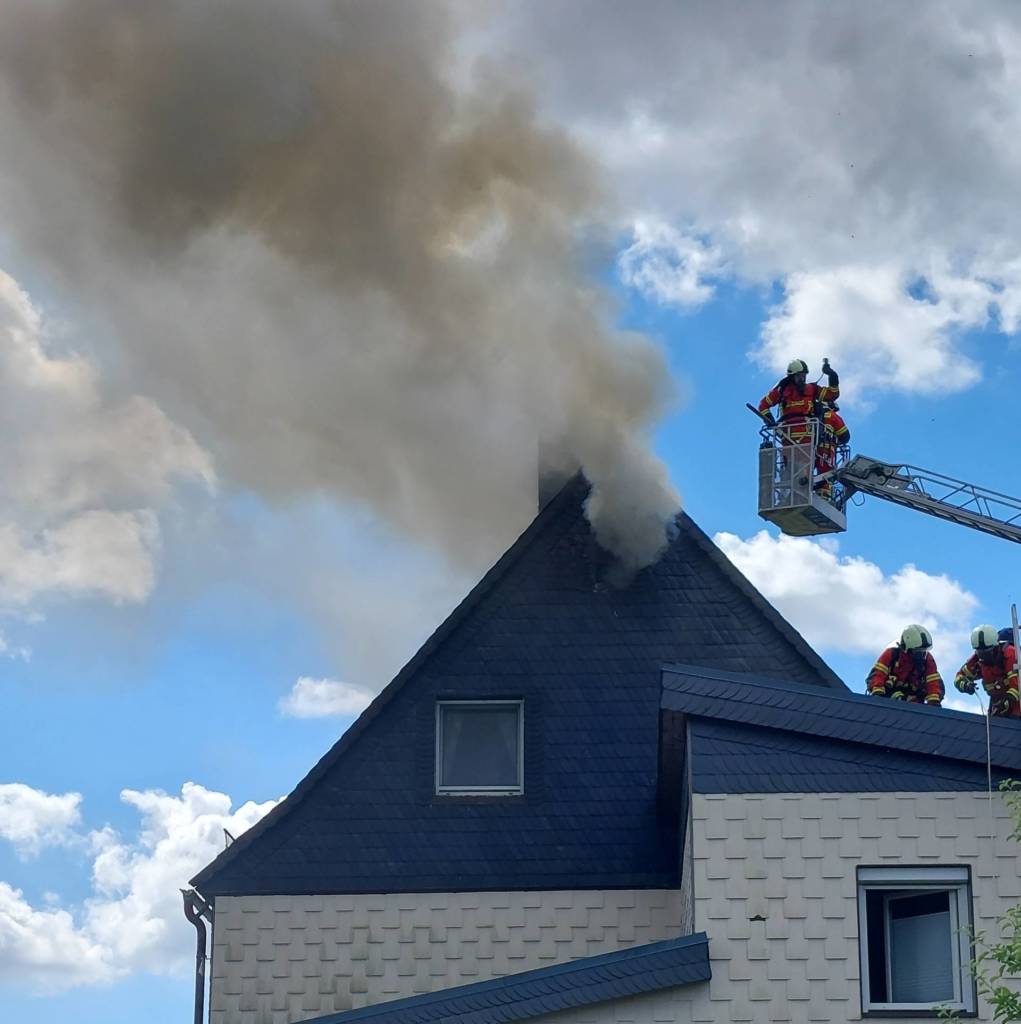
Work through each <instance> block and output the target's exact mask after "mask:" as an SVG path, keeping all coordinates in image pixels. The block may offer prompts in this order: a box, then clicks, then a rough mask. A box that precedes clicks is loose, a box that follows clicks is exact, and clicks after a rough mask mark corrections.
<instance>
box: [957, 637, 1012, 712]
mask: <svg viewBox="0 0 1021 1024" xmlns="http://www.w3.org/2000/svg"><path fill="white" fill-rule="evenodd" d="M978 679H981V680H982V686H983V688H984V689H985V691H986V693H987V694H988V696H989V711H990V713H991V714H993V715H1009V716H1010V717H1011V718H1021V698H1019V695H1018V677H1017V655H1016V654H1015V651H1014V645H1013V644H1003V645H1002V646H1001V647H1000V658H999V661H998V663H996V664H993V665H986V664H985V663H983V661H982V660H981V659H980V658H979V656H978V653H977V652H976V653H975V654H973V655H972V656H971V657H970V658H969V659H968V660H967V661H966V662H965V663H964V664H963V665H962V666H961V668H960V671H959V672H958V673H957V677H956V678H955V679H954V683H955V685H956V684H957V683H958V682H959V681H962V680H963V681H964V682H965V683H967V684H973V683H975V681H976V680H978ZM958 689H961V687H960V686H958Z"/></svg>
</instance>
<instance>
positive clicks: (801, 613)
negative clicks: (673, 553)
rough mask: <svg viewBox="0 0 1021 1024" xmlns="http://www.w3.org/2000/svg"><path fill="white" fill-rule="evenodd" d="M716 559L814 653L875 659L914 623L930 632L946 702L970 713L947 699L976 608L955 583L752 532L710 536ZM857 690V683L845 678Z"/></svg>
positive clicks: (834, 548) (834, 547)
mask: <svg viewBox="0 0 1021 1024" xmlns="http://www.w3.org/2000/svg"><path fill="white" fill-rule="evenodd" d="M714 540H715V541H716V544H717V545H718V546H719V547H720V549H721V550H722V551H723V553H724V554H725V555H726V556H727V557H728V558H729V559H730V560H731V561H732V562H733V563H734V564H735V565H736V566H737V567H738V569H740V570H741V572H743V573H744V574H745V575H746V576H747V577H748V579H749V580H751V582H752V583H753V584H754V585H755V587H756V588H757V589H758V590H760V591H761V592H762V594H763V595H764V596H765V597H766V598H768V599H769V601H770V602H771V603H773V604H774V605H775V606H776V607H777V609H778V610H779V611H780V613H781V614H782V615H783V616H784V617H785V618H786V619H788V620H789V621H790V623H791V624H792V625H793V626H794V627H795V629H797V630H798V631H799V632H801V633H802V634H804V636H805V638H806V639H807V640H808V642H809V643H810V644H812V645H813V646H814V647H817V648H819V649H820V650H822V651H835V652H842V653H850V654H866V655H869V656H870V657H871V656H878V655H879V653H880V652H881V651H882V650H883V648H884V647H886V646H888V645H889V644H891V643H893V642H894V641H895V640H896V639H898V637H899V636H900V633H901V631H902V630H903V629H904V627H905V626H906V625H908V624H909V623H912V622H918V623H921V624H922V625H924V626H926V627H927V628H928V629H930V630H931V631H932V634H933V642H934V647H933V655H934V657H935V658H936V661H937V663H938V664H939V666H940V672H941V674H942V675H943V678H944V682H946V684H947V686H948V697H950V698H951V701H950V702H949V703H950V704H952V705H953V706H960V707H962V708H964V709H965V710H969V711H974V710H975V709H976V708H975V704H974V700H973V698H968V701H970V702H971V703H970V704H969V703H968V701H965V702H964V703H961V702H960V699H959V698H958V697H957V696H956V694H954V691H953V685H952V684H953V677H954V674H955V673H956V671H957V668H958V666H959V665H961V664H962V663H963V661H964V660H965V658H966V657H967V656H968V654H969V653H970V648H969V646H968V634H969V631H970V628H971V625H972V623H971V619H972V617H973V614H974V612H975V609H976V607H977V606H978V600H977V598H976V597H975V595H974V594H972V593H971V592H970V591H968V590H966V589H965V588H964V587H963V586H962V585H961V584H960V583H958V582H957V580H953V579H951V578H950V577H948V576H946V575H942V574H940V575H933V574H930V573H927V572H924V571H922V570H921V569H918V568H917V567H916V566H914V565H910V564H909V565H904V566H902V567H901V568H900V569H898V570H897V571H896V572H894V573H891V574H887V573H884V572H883V570H882V569H881V568H880V567H879V566H878V565H876V564H875V563H874V562H869V561H866V560H865V559H864V558H860V557H855V556H848V555H843V556H842V555H841V554H840V548H839V544H838V543H837V542H836V541H833V540H827V541H813V540H808V539H806V538H802V537H787V536H784V535H779V536H775V537H774V536H772V535H770V534H769V533H767V532H766V531H765V530H760V531H759V532H758V533H757V534H755V536H754V537H751V538H749V539H748V540H743V539H742V538H740V537H737V536H735V535H734V534H732V533H718V534H716V536H715V538H714ZM848 683H849V684H850V685H851V686H852V687H857V685H858V683H859V680H848Z"/></svg>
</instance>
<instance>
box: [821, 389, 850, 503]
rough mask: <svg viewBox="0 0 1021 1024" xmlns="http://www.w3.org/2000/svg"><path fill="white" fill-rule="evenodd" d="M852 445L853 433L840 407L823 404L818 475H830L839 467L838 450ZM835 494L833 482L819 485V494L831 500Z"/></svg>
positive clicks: (830, 403)
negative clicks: (843, 446)
mask: <svg viewBox="0 0 1021 1024" xmlns="http://www.w3.org/2000/svg"><path fill="white" fill-rule="evenodd" d="M850 443H851V431H850V430H848V429H847V424H846V423H845V422H844V417H843V416H841V415H840V406H839V405H837V403H836V402H832V401H831V402H825V403H823V415H822V421H821V428H820V431H819V444H818V445H817V446H816V449H815V471H816V473H829V472H830V470H833V469H836V466H837V448H838V446H840V445H845V444H850ZM832 493H833V481H832V480H825V481H824V482H823V483H821V484H820V485H819V494H820V495H822V497H824V498H826V499H827V501H828V500H829V498H830V496H831V495H832Z"/></svg>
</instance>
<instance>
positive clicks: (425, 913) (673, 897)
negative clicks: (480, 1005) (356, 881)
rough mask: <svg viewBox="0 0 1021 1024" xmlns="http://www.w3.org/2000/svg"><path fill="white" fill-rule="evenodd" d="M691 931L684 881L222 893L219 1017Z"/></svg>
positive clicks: (266, 1014)
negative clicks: (580, 887)
mask: <svg viewBox="0 0 1021 1024" xmlns="http://www.w3.org/2000/svg"><path fill="white" fill-rule="evenodd" d="M680 934H682V932H681V927H680V900H679V893H678V892H677V891H676V890H664V889H653V890H628V889H625V890H607V891H580V892H570V891H564V892H483V893H438V894H437V893H428V894H421V893H417V894H416V893H411V894H390V895H378V896H357V895H356V896H231V897H224V896H220V897H218V898H217V900H216V927H215V929H214V935H213V969H212V994H211V1006H210V1011H211V1022H212V1024H285V1022H291V1021H298V1020H303V1019H305V1018H307V1017H315V1016H317V1015H319V1014H323V1013H333V1012H336V1011H338V1010H346V1009H350V1008H353V1007H359V1006H365V1005H368V1004H370V1003H377V1002H380V1001H382V1000H385V999H397V998H399V997H401V996H411V995H416V994H418V993H421V992H431V991H434V990H436V989H442V988H449V987H450V986H452V985H463V984H468V983H469V982H473V981H485V980H487V979H489V978H497V977H501V976H502V975H505V974H515V973H517V972H519V971H527V970H531V969H533V968H536V967H548V966H549V965H550V964H555V963H562V962H564V961H567V960H575V959H577V958H578V957H583V956H593V955H595V954H597V953H608V952H610V951H611V950H615V949H621V948H623V947H625V946H633V945H638V944H642V943H646V942H655V941H656V940H658V939H668V938H675V937H677V936H678V935H680Z"/></svg>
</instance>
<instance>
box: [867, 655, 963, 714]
mask: <svg viewBox="0 0 1021 1024" xmlns="http://www.w3.org/2000/svg"><path fill="white" fill-rule="evenodd" d="M865 682H866V686H867V687H868V691H869V694H870V695H871V696H873V697H891V698H893V699H894V700H905V701H907V702H908V703H909V704H922V703H923V702H924V703H925V704H936V705H939V704H941V703H942V702H943V695H944V693H945V692H946V690H945V687H944V686H943V679H942V677H941V676H940V674H939V669H937V668H936V661H935V659H934V658H933V656H932V655H931V654H929V653H928V651H927V652H926V654H925V671H924V672H920V671H919V670H918V669H917V668H915V662H914V659H913V658H912V657H911V655H910V654H909V653H908V652H907V651H906V650H904V648H903V647H901V646H900V644H894V645H893V646H892V647H887V649H886V650H885V651H883V653H882V654H880V655H879V660H878V661H877V662H876V663H875V665H873V666H872V671H871V672H870V673H869V676H868V679H867V680H866V681H865Z"/></svg>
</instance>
